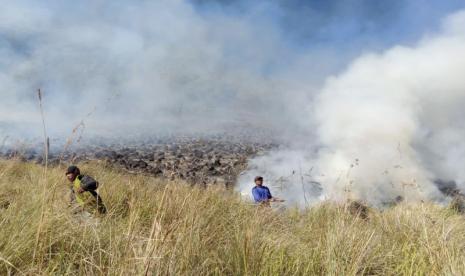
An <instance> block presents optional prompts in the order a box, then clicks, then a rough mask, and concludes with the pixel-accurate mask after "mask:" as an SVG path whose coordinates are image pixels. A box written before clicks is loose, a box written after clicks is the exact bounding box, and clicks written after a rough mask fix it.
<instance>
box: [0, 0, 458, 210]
mask: <svg viewBox="0 0 465 276" xmlns="http://www.w3.org/2000/svg"><path fill="white" fill-rule="evenodd" d="M200 2H201V3H200ZM218 2H222V1H181V0H174V1H171V0H170V1H168V0H162V1H132V2H131V3H129V2H127V1H75V3H74V2H73V3H71V2H70V1H67V2H66V3H64V2H59V1H40V2H38V1H21V0H18V1H3V2H2V8H1V9H0V96H1V100H0V147H1V146H2V143H3V141H4V138H3V137H5V136H7V135H9V136H13V137H19V138H33V137H36V136H39V135H40V131H41V125H40V117H39V116H38V115H39V111H38V103H37V96H36V95H35V91H36V89H38V88H41V89H42V91H43V92H44V107H45V114H46V120H47V126H48V129H49V133H50V136H52V137H63V136H65V137H66V136H67V135H69V133H70V132H71V130H72V129H73V127H75V126H76V125H78V124H79V122H80V121H81V120H83V119H84V120H85V127H86V128H85V133H86V135H87V136H92V135H101V136H106V137H114V136H127V135H128V134H139V135H146V136H151V135H153V134H164V133H172V132H182V133H186V132H187V133H214V132H224V131H227V132H234V131H235V130H236V129H239V130H240V131H242V130H256V129H264V130H270V131H271V132H274V133H275V135H273V138H275V139H279V140H281V141H284V142H285V143H284V144H287V145H288V147H286V148H285V149H284V148H283V149H282V150H278V151H276V152H274V153H272V154H268V155H265V156H260V157H257V158H255V159H253V160H251V162H250V164H251V167H250V170H249V171H248V172H246V173H245V174H244V176H243V178H241V179H240V183H239V184H240V185H239V189H240V190H241V191H244V192H248V191H250V188H251V187H250V186H251V183H250V179H252V178H253V176H255V174H265V176H266V177H267V179H268V180H269V181H271V182H272V183H270V184H272V185H273V186H276V188H275V189H273V191H275V192H276V193H278V194H282V195H283V197H285V198H287V199H288V202H290V203H297V204H313V203H315V202H318V201H319V200H321V199H324V198H331V199H336V200H341V199H344V198H346V197H348V196H350V197H353V198H356V199H364V200H368V201H370V202H371V203H374V204H379V203H381V202H384V201H390V200H392V199H393V198H395V197H396V196H399V195H400V196H403V197H404V198H405V199H407V200H420V199H439V200H441V195H440V194H439V192H438V191H437V189H436V188H435V186H434V184H433V181H434V180H436V179H444V180H454V181H456V182H457V184H458V185H459V187H460V188H461V189H465V187H464V186H465V174H464V173H463V172H462V170H461V164H463V163H464V162H463V161H464V160H463V156H464V154H465V145H464V142H463V141H464V138H465V133H464V131H463V129H464V123H463V120H461V118H463V115H465V114H464V111H463V109H462V108H460V107H461V106H462V105H463V104H464V103H465V102H464V101H465V100H464V96H463V95H464V87H465V86H464V84H463V81H462V78H461V77H460V73H461V72H462V71H463V69H465V68H464V66H463V56H464V55H463V54H462V53H463V52H464V51H463V50H464V42H463V40H464V32H463V26H465V25H464V22H463V21H464V19H463V18H464V17H465V16H464V15H463V13H458V14H456V15H454V16H451V17H449V18H448V19H447V20H446V21H445V23H444V27H443V29H442V30H441V31H440V32H439V33H436V34H434V31H435V25H434V22H435V20H436V19H435V18H437V17H439V16H440V15H441V14H442V13H443V12H446V11H449V10H450V9H451V8H456V7H457V5H458V4H457V3H460V2H462V1H459V0H457V1H449V2H448V3H452V2H454V3H455V4H453V5H452V4H451V5H450V6H449V5H448V4H443V3H442V2H443V1H437V2H435V1H432V4H431V5H430V1H428V5H425V4H426V3H425V1H423V0H416V1H409V3H408V4H403V3H405V1H389V3H394V4H392V5H389V4H383V5H381V4H376V5H374V4H372V3H373V1H357V0H351V1H314V2H311V4H308V3H310V2H308V3H307V2H306V1H298V0H293V1H276V2H273V3H270V1H253V4H252V3H251V1H223V2H227V4H218ZM342 3H344V4H342ZM370 3H371V4H370ZM386 3H387V2H386ZM413 13H415V16H411V15H412V14H413ZM386 14H387V15H386ZM427 23H428V24H431V25H428V27H425V29H422V27H423V26H424V25H426V24H427ZM421 33H426V35H425V37H424V38H423V39H422V40H421V41H420V42H417V43H413V41H414V40H416V39H418V37H419V34H421ZM395 44H399V45H406V46H394V45H395ZM386 48H390V49H389V50H386ZM368 53H371V54H368ZM355 56H358V58H356V59H355V61H353V62H352V61H351V60H352V59H353V58H354V57H355ZM347 65H348V67H347ZM328 76H332V77H329V78H328Z"/></svg>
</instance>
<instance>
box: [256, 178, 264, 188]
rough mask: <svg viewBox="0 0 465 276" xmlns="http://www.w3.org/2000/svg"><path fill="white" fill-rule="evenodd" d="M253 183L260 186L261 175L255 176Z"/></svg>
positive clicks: (261, 182) (261, 181)
mask: <svg viewBox="0 0 465 276" xmlns="http://www.w3.org/2000/svg"><path fill="white" fill-rule="evenodd" d="M255 185H257V186H262V185H263V177H261V176H257V177H255Z"/></svg>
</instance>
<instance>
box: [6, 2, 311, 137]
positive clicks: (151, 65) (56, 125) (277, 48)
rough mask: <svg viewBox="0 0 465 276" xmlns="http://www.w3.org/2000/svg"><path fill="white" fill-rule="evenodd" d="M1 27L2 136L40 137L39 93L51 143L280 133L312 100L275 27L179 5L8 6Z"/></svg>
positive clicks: (17, 3) (84, 4)
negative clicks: (81, 129) (246, 127)
mask: <svg viewBox="0 0 465 276" xmlns="http://www.w3.org/2000/svg"><path fill="white" fill-rule="evenodd" d="M0 19H1V20H0V96H1V101H0V136H1V135H2V134H4V135H8V134H11V133H10V132H11V130H12V129H13V128H14V129H16V131H15V132H16V134H18V133H19V135H20V136H32V134H38V133H40V132H39V131H40V129H41V128H40V118H39V117H38V116H37V114H38V108H37V96H36V94H35V91H36V90H37V89H38V88H41V89H42V90H43V95H44V106H45V112H46V116H47V122H48V127H49V130H50V132H51V133H52V135H58V134H60V133H63V134H69V132H70V131H71V129H72V128H73V127H74V126H76V125H77V124H78V123H79V122H80V121H81V120H82V119H84V118H85V119H86V121H85V123H86V126H87V131H88V132H94V133H102V132H105V133H109V135H115V134H116V133H118V132H119V133H121V134H124V135H127V133H128V131H129V130H130V131H129V132H144V133H147V134H149V133H163V132H175V131H181V132H182V131H185V132H191V131H195V132H203V131H215V130H218V128H220V127H223V128H228V127H229V126H230V125H234V124H237V123H238V122H239V123H240V122H243V121H247V123H248V124H250V125H262V126H263V127H264V128H275V127H276V126H277V125H284V123H283V122H293V120H292V118H293V117H294V116H295V115H294V114H295V112H294V111H293V108H291V106H292V107H294V106H296V105H299V103H301V102H305V101H307V99H306V97H307V95H306V94H304V91H303V90H297V89H290V88H291V86H292V87H294V86H295V84H296V83H300V82H302V80H303V78H304V76H297V74H295V77H293V78H289V76H292V74H289V73H288V72H293V71H294V72H295V71H296V69H294V67H296V66H299V68H307V69H308V66H303V67H301V66H300V65H298V63H299V60H300V59H301V58H302V56H300V57H299V59H297V58H296V57H295V56H294V55H293V54H292V50H291V49H290V48H288V47H285V45H284V44H285V41H284V40H283V39H281V35H280V33H279V32H278V30H277V29H276V28H273V27H272V25H271V23H269V22H267V20H266V19H263V20H262V19H260V18H257V17H254V18H250V17H248V16H234V15H226V14H221V13H218V14H212V15H210V16H209V15H205V16H204V15H201V14H199V13H198V12H197V11H196V10H195V9H194V7H193V6H192V5H191V4H189V1H180V0H176V1H171V0H162V1H134V2H132V3H121V2H119V1H81V2H79V3H77V2H76V3H71V2H69V3H61V4H60V3H58V2H55V1H43V2H36V1H24V0H19V1H8V2H7V1H4V2H2V8H1V9H0ZM264 30H266V31H264ZM284 59H286V64H280V65H279V66H277V65H273V63H274V62H277V63H279V62H281V60H284ZM281 91H288V92H287V93H286V94H283V93H281ZM286 97H289V98H288V99H286ZM283 102H285V103H286V104H283ZM258 103H260V104H258ZM288 103H290V104H289V105H288ZM302 107H303V106H302ZM270 109H271V110H281V113H280V114H279V116H278V114H276V113H272V112H269V110H270ZM90 112H91V113H92V115H91V116H88V117H86V114H88V113H90ZM270 116H272V117H270ZM286 125H289V124H288V123H286Z"/></svg>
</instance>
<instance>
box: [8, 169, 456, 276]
mask: <svg viewBox="0 0 465 276" xmlns="http://www.w3.org/2000/svg"><path fill="white" fill-rule="evenodd" d="M82 168H83V169H82V170H83V171H84V172H85V173H88V174H90V175H93V176H95V177H96V178H97V179H98V180H99V181H100V182H101V189H100V192H101V195H102V197H103V199H104V201H105V203H106V205H107V208H108V210H109V214H107V215H106V216H105V217H102V218H100V220H99V223H98V224H97V225H94V224H86V223H82V222H79V221H78V220H77V219H76V217H75V216H73V215H72V214H70V212H69V211H68V208H67V197H66V193H67V191H68V189H67V185H68V184H67V183H66V182H65V179H64V174H63V168H49V170H48V173H47V176H46V177H44V174H43V168H42V167H40V166H37V165H33V164H25V163H20V162H15V161H0V229H1V231H0V275H8V274H12V275H23V274H25V275H36V274H39V275H49V274H53V275H55V274H74V275H83V274H84V275H107V274H110V275H168V274H169V275H315V274H325V275H354V274H364V275H400V274H406V275H440V274H446V275H463V274H465V219H464V218H463V217H462V216H460V215H457V214H455V213H454V212H453V211H451V210H449V209H446V208H442V207H439V206H435V205H432V204H418V205H406V204H404V205H399V206H397V207H394V208H392V209H389V210H385V211H384V212H380V211H376V210H371V211H370V214H369V218H368V219H367V220H364V219H361V218H358V217H356V216H354V215H352V214H351V213H349V212H347V211H345V210H346V208H344V207H343V206H339V207H338V206H335V205H333V204H329V203H327V204H323V205H321V206H318V207H315V208H312V209H309V210H306V211H304V212H301V211H297V210H288V211H286V212H274V211H270V210H267V209H263V208H256V207H254V206H251V205H250V204H248V203H246V202H244V201H241V199H240V198H239V197H238V196H237V195H235V194H234V193H230V192H227V191H224V190H216V189H201V188H195V187H189V186H187V185H183V184H182V183H173V182H163V181H161V180H157V179H153V178H150V177H146V176H136V175H126V174H121V173H118V172H116V171H114V170H112V169H110V168H106V167H104V166H103V165H100V164H96V163H93V164H82ZM44 188H46V189H44Z"/></svg>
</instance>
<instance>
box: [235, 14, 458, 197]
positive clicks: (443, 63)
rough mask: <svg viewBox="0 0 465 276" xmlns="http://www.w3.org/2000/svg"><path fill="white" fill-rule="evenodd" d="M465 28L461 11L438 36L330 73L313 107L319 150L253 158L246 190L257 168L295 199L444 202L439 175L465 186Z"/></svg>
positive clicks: (245, 177) (366, 56) (280, 193)
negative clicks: (335, 73)
mask: <svg viewBox="0 0 465 276" xmlns="http://www.w3.org/2000/svg"><path fill="white" fill-rule="evenodd" d="M464 26H465V12H460V13H456V14H454V15H451V16H449V17H448V18H447V19H446V20H445V21H444V24H443V29H442V31H441V32H440V33H439V34H436V35H429V36H426V37H424V38H423V39H421V40H420V41H419V42H418V43H417V44H416V45H415V46H413V47H406V46H395V47H393V48H391V49H389V50H386V51H384V52H382V53H380V54H376V53H370V54H364V55H362V56H360V57H359V58H357V59H356V60H354V61H353V62H352V64H351V65H350V66H349V67H348V68H347V70H346V71H345V72H343V73H341V74H339V75H336V76H332V77H328V78H327V80H326V82H325V85H324V87H323V88H322V89H321V91H320V92H319V93H318V96H317V97H316V99H315V101H314V102H313V104H312V105H309V109H308V110H309V113H308V118H309V122H310V121H312V120H311V119H310V118H313V119H314V125H315V126H316V127H315V130H316V142H313V144H316V146H313V147H312V146H311V147H310V148H307V149H305V148H302V147H297V148H296V149H294V150H291V151H283V150H280V151H277V152H273V153H271V154H269V155H266V156H260V157H258V158H255V159H254V160H252V161H251V162H250V164H251V166H250V170H249V171H248V172H247V173H246V174H244V175H243V177H242V179H241V182H240V183H241V186H240V187H241V189H242V190H243V192H245V193H247V192H248V189H250V186H251V185H252V183H250V179H252V178H251V177H252V176H253V175H256V174H264V176H265V177H266V179H268V184H269V185H270V186H272V187H273V189H274V191H275V193H276V194H277V195H278V196H281V197H284V198H288V199H289V200H290V201H291V202H292V203H297V204H314V203H315V202H318V201H319V200H322V199H333V200H345V199H348V198H349V199H354V200H364V201H367V202H369V203H371V204H374V205H379V204H382V203H388V202H392V201H394V200H395V199H396V198H397V199H400V197H402V198H404V199H405V200H408V201H419V200H435V201H441V200H443V199H442V196H441V193H440V192H439V190H438V189H437V187H436V185H435V184H434V182H435V181H436V180H444V181H455V183H456V184H457V185H458V188H459V189H460V190H461V191H465V173H464V170H463V165H464V164H465V120H464V118H465V109H464V108H463V106H464V104H465V78H464V77H463V76H462V75H463V72H464V70H465V27H464Z"/></svg>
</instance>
